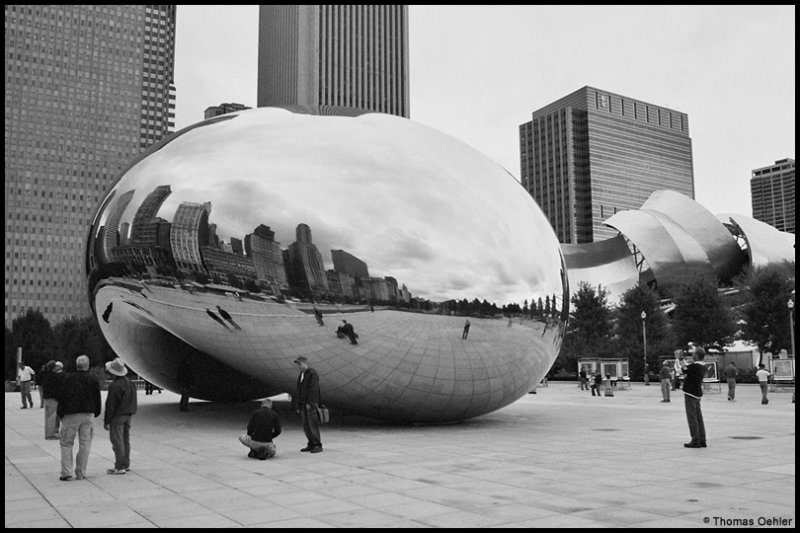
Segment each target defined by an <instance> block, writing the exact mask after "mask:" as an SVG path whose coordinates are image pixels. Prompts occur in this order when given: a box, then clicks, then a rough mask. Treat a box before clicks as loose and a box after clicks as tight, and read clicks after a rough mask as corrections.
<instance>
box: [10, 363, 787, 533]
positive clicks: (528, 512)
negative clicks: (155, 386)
mask: <svg viewBox="0 0 800 533" xmlns="http://www.w3.org/2000/svg"><path fill="white" fill-rule="evenodd" d="M323 379H324V376H323ZM715 387H716V386H715ZM103 394H104V401H105V393H103ZM672 394H673V400H672V402H670V403H661V401H660V400H661V394H660V389H659V387H658V385H657V384H654V385H653V386H649V387H645V386H644V385H643V384H634V385H633V386H632V388H631V389H630V390H625V391H617V392H616V394H615V395H614V396H613V397H600V398H597V397H592V396H591V394H590V393H589V392H586V391H583V392H582V391H580V390H579V388H578V386H577V385H576V384H575V383H574V382H573V383H567V382H551V383H550V385H549V386H548V387H546V388H544V387H539V388H538V389H537V393H536V394H528V395H526V396H525V397H523V398H521V399H520V400H518V401H517V402H515V403H513V404H512V405H510V406H507V407H505V408H503V409H501V410H499V411H496V412H494V413H490V414H488V415H484V416H481V417H478V418H474V419H471V420H467V421H465V422H463V423H459V424H451V425H440V426H397V425H391V424H387V423H382V422H376V421H371V420H366V419H363V418H358V417H355V416H348V415H344V414H342V413H338V412H333V413H332V421H331V423H330V424H329V425H327V426H323V430H322V440H323V443H324V446H325V451H324V452H323V453H320V454H313V455H312V454H308V453H300V451H299V450H300V448H301V447H303V446H304V445H305V437H304V436H303V432H302V430H301V428H300V427H299V418H298V417H297V416H296V415H295V414H294V413H293V412H292V411H291V409H290V406H289V405H288V401H287V397H286V396H281V397H277V398H276V402H275V409H276V411H277V412H278V413H279V415H280V416H281V420H282V421H283V425H284V431H283V434H282V435H281V436H280V437H278V438H277V439H276V444H277V447H278V455H277V456H276V457H275V458H273V459H270V460H267V461H258V460H254V459H248V458H247V449H246V448H245V447H244V446H242V445H241V444H240V443H239V441H238V440H237V438H236V437H237V435H238V434H239V433H241V432H243V429H244V427H245V426H246V424H247V420H248V417H249V413H250V411H251V410H252V409H253V408H254V407H255V406H256V404H255V403H239V404H212V403H205V402H192V404H191V411H190V412H188V413H181V412H179V411H178V397H177V396H176V395H174V394H172V393H168V392H164V393H163V394H155V395H152V396H145V395H144V392H143V391H140V392H139V412H138V413H137V414H136V415H135V416H134V418H133V427H132V437H131V441H132V449H133V451H132V454H131V471H130V472H129V473H127V474H126V475H117V476H112V475H107V474H106V473H105V471H106V469H107V468H109V467H111V466H112V464H113V453H112V451H111V445H110V443H109V442H108V437H107V433H106V432H105V431H104V430H103V428H102V418H101V419H97V420H96V421H95V438H94V442H93V445H92V453H91V457H90V459H89V468H88V476H87V479H86V480H85V481H70V482H63V481H59V480H58V475H59V457H60V455H59V454H60V451H59V443H58V441H48V440H44V430H43V419H44V413H43V411H44V410H43V409H39V408H35V409H25V410H22V409H20V397H19V394H12V393H6V395H5V398H6V400H5V527H7V528H8V527H354V528H355V527H474V528H477V527H647V528H655V527H676V528H677V527H720V526H723V525H724V526H731V525H733V526H736V525H753V526H756V527H758V526H763V527H776V526H783V527H787V526H790V527H794V526H795V525H796V523H795V473H794V470H795V465H794V461H795V459H794V457H795V406H794V404H792V403H791V396H792V395H791V394H788V393H771V394H770V403H769V405H766V406H762V405H761V404H760V392H759V390H758V386H757V385H739V386H738V388H737V401H736V402H728V401H727V400H726V394H725V391H724V387H723V390H722V392H718V391H717V390H716V389H713V390H712V392H708V393H706V395H705V396H704V399H703V414H704V417H705V421H706V430H707V434H708V445H709V447H708V448H702V449H687V448H684V447H683V443H684V442H687V441H688V440H689V436H688V429H687V425H686V417H685V414H684V408H683V398H682V397H681V396H680V395H679V393H677V392H673V393H672ZM35 395H36V393H34V396H35ZM36 401H37V402H38V398H36ZM76 450H77V443H76Z"/></svg>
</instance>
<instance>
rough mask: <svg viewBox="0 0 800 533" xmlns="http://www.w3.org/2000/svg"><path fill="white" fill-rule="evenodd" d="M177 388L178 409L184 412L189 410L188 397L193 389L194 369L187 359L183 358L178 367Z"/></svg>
mask: <svg viewBox="0 0 800 533" xmlns="http://www.w3.org/2000/svg"><path fill="white" fill-rule="evenodd" d="M178 386H179V387H180V390H181V401H180V404H179V405H178V409H180V410H181V411H184V412H186V411H188V410H189V396H190V395H191V393H192V389H193V388H194V369H193V368H192V364H191V363H190V362H189V358H188V357H184V358H183V359H182V360H181V362H180V366H178Z"/></svg>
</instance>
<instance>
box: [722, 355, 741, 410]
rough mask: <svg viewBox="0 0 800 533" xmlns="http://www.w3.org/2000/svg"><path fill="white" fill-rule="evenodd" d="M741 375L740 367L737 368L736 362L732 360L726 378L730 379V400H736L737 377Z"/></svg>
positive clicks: (726, 371)
mask: <svg viewBox="0 0 800 533" xmlns="http://www.w3.org/2000/svg"><path fill="white" fill-rule="evenodd" d="M737 377H739V369H738V368H736V363H734V362H733V361H731V362H730V364H729V365H728V368H726V369H725V378H726V379H727V380H728V401H729V402H735V401H736V378H737Z"/></svg>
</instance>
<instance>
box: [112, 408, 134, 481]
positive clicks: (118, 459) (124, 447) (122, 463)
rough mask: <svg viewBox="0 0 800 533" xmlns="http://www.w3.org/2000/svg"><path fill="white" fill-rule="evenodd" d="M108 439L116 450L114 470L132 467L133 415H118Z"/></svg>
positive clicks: (113, 419)
mask: <svg viewBox="0 0 800 533" xmlns="http://www.w3.org/2000/svg"><path fill="white" fill-rule="evenodd" d="M110 426H111V427H110V428H109V430H108V437H109V439H111V449H112V450H114V468H115V469H116V470H125V469H126V468H130V467H131V415H117V416H115V417H114V418H112V419H111V424H110Z"/></svg>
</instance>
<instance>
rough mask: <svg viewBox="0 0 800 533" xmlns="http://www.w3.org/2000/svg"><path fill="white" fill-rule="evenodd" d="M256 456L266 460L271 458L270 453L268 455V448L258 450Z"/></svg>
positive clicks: (260, 459)
mask: <svg viewBox="0 0 800 533" xmlns="http://www.w3.org/2000/svg"><path fill="white" fill-rule="evenodd" d="M255 458H256V459H258V460H259V461H266V460H267V459H269V455H267V450H266V449H264V450H258V451H257V452H256V455H255Z"/></svg>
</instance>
